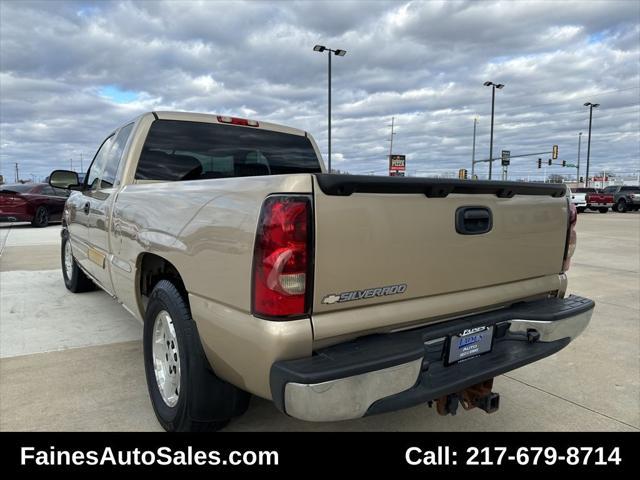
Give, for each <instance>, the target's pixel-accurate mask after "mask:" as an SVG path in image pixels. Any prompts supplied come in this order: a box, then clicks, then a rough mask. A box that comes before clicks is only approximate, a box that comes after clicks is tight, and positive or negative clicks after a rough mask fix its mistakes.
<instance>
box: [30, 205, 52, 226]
mask: <svg viewBox="0 0 640 480" xmlns="http://www.w3.org/2000/svg"><path fill="white" fill-rule="evenodd" d="M31 225H32V226H34V227H37V228H43V227H46V226H47V225H49V210H47V207H44V206H42V205H41V206H39V207H38V208H37V210H36V214H35V215H34V216H33V220H31Z"/></svg>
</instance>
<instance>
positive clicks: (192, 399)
mask: <svg viewBox="0 0 640 480" xmlns="http://www.w3.org/2000/svg"><path fill="white" fill-rule="evenodd" d="M163 311H164V312H167V313H168V314H169V317H170V320H171V322H172V325H173V329H174V332H175V338H176V339H177V346H178V356H179V359H180V362H179V364H178V368H177V371H178V372H179V384H178V385H179V387H178V389H177V401H176V403H175V405H173V406H170V405H169V403H168V402H165V400H164V399H163V397H162V394H161V393H160V388H159V387H158V382H157V380H156V373H155V368H154V360H153V343H154V326H155V322H156V318H157V317H158V316H159V315H160V314H161V312H163ZM162 344H164V341H163V342H162ZM143 346H144V367H145V373H146V377H147V387H148V390H149V396H150V397H151V403H152V405H153V410H154V412H155V414H156V417H157V419H158V422H160V425H162V427H163V428H164V429H165V430H167V431H168V432H184V431H187V432H189V431H216V430H220V429H221V428H223V427H224V426H225V425H227V423H229V420H230V419H231V418H233V417H236V416H239V415H242V414H243V413H244V412H245V411H246V410H247V408H248V406H249V399H250V395H249V394H248V393H246V392H244V391H242V390H240V389H239V388H236V387H235V386H233V385H231V384H230V383H228V382H225V381H224V380H222V379H220V378H218V377H217V376H216V374H215V373H214V372H213V371H212V370H211V367H210V366H209V362H208V360H207V358H206V356H205V354H204V350H203V348H202V344H201V343H200V336H199V334H198V329H197V327H196V324H195V322H194V321H193V318H192V317H191V312H190V310H189V306H188V304H187V302H186V301H185V298H184V296H183V295H182V294H181V293H180V291H179V290H178V289H177V288H176V286H175V285H174V284H173V283H171V282H170V281H169V280H160V281H159V282H158V283H157V284H156V286H155V287H154V289H153V291H152V292H151V295H150V297H149V303H148V306H147V310H146V312H145V317H144V332H143ZM163 348H164V345H163ZM167 358H169V357H167ZM173 369H174V370H173V372H175V371H176V366H175V364H174V365H173Z"/></svg>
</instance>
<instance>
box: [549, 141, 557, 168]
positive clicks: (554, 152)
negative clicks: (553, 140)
mask: <svg viewBox="0 0 640 480" xmlns="http://www.w3.org/2000/svg"><path fill="white" fill-rule="evenodd" d="M551 158H553V159H554V160H557V159H558V145H554V146H553V154H552V155H551ZM549 165H551V164H549Z"/></svg>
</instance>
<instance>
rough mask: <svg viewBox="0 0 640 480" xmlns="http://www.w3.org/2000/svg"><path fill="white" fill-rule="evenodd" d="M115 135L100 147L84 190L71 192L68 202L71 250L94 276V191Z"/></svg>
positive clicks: (110, 136) (89, 171) (77, 259)
mask: <svg viewBox="0 0 640 480" xmlns="http://www.w3.org/2000/svg"><path fill="white" fill-rule="evenodd" d="M114 137H115V134H113V133H112V134H111V135H109V136H108V137H107V138H106V139H105V140H104V141H103V142H102V145H100V148H99V149H98V152H97V153H96V155H95V157H93V161H92V162H91V165H90V166H89V170H88V172H87V175H86V178H85V180H86V182H85V184H84V188H83V190H82V191H79V192H71V195H70V196H69V200H68V201H67V209H68V210H69V224H68V226H67V228H68V230H69V234H70V239H71V248H72V249H73V256H74V257H75V259H76V261H77V262H78V263H79V264H80V265H81V266H82V267H83V268H84V269H85V270H86V271H87V272H89V273H90V274H93V268H92V262H91V260H90V259H89V217H90V214H91V201H92V198H93V194H92V192H93V190H94V187H95V186H96V185H97V183H98V180H99V174H100V173H101V171H102V168H103V167H104V163H105V161H106V157H107V154H108V153H109V150H110V149H111V145H112V143H113V139H114Z"/></svg>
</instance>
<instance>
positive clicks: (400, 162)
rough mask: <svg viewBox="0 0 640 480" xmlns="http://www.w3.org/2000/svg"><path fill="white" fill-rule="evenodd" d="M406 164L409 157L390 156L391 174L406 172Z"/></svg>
mask: <svg viewBox="0 0 640 480" xmlns="http://www.w3.org/2000/svg"><path fill="white" fill-rule="evenodd" d="M406 163H407V157H406V156H405V155H389V173H391V172H404V171H405V169H406Z"/></svg>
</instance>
